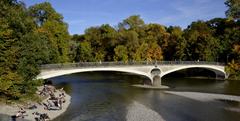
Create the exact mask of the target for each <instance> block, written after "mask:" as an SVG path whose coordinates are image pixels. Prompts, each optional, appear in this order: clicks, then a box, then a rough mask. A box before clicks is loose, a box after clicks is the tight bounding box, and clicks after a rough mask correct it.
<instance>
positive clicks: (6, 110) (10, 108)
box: [0, 87, 71, 121]
mask: <svg viewBox="0 0 240 121" xmlns="http://www.w3.org/2000/svg"><path fill="white" fill-rule="evenodd" d="M40 88H42V87H40ZM60 93H61V92H60V90H56V92H54V95H58V94H60ZM47 100H48V98H46V99H44V100H43V101H42V102H41V103H43V102H47ZM70 103H71V96H70V95H68V94H66V93H65V103H63V105H62V109H61V110H45V109H44V105H42V104H38V103H34V104H35V105H36V106H37V108H36V109H24V110H25V111H26V113H24V118H19V119H21V120H22V119H23V120H29V121H35V120H36V119H35V117H36V115H33V113H34V112H38V113H41V114H43V113H47V115H48V116H49V118H50V120H53V119H55V118H57V117H58V116H60V115H61V114H63V113H64V112H65V111H66V110H67V109H68V107H69V105H70ZM0 107H1V108H0V114H2V115H7V116H9V118H10V119H12V118H11V116H13V115H15V114H16V113H17V112H18V111H19V109H20V108H19V106H18V105H16V104H15V105H6V104H0ZM25 115H26V116H25Z"/></svg>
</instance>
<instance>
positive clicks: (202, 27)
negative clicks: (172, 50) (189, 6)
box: [184, 21, 219, 61]
mask: <svg viewBox="0 0 240 121" xmlns="http://www.w3.org/2000/svg"><path fill="white" fill-rule="evenodd" d="M184 37H185V39H186V40H187V47H186V56H187V59H188V60H203V61H217V60H218V51H219V48H218V47H219V40H218V39H217V38H214V37H213V31H212V30H211V29H210V28H209V27H208V26H207V24H206V23H204V22H203V21H197V22H193V23H192V24H191V25H190V26H189V27H188V28H187V29H186V30H185V34H184Z"/></svg>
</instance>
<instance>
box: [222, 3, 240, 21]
mask: <svg viewBox="0 0 240 121" xmlns="http://www.w3.org/2000/svg"><path fill="white" fill-rule="evenodd" d="M225 5H226V6H227V7H228V10H227V11H226V16H227V17H232V18H233V19H237V20H239V19H240V0H226V2H225Z"/></svg>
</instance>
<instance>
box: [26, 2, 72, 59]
mask: <svg viewBox="0 0 240 121" xmlns="http://www.w3.org/2000/svg"><path fill="white" fill-rule="evenodd" d="M29 14H30V15H31V16H32V17H33V19H34V20H35V24H36V26H37V29H36V32H38V33H39V34H41V35H45V36H46V38H45V39H46V41H47V42H48V46H49V47H48V48H49V51H50V63H64V62H67V61H69V58H68V55H69V54H68V53H69V40H70V36H69V33H68V26H67V24H66V23H64V22H63V17H62V15H61V14H59V13H57V12H56V11H55V10H54V8H53V7H52V6H51V4H50V3H48V2H44V3H40V4H36V5H33V6H30V7H29Z"/></svg>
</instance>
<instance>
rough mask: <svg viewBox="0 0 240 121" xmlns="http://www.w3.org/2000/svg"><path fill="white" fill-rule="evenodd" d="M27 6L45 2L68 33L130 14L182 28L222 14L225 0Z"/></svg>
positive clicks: (87, 0) (76, 0)
mask: <svg viewBox="0 0 240 121" xmlns="http://www.w3.org/2000/svg"><path fill="white" fill-rule="evenodd" d="M23 1H24V2H25V3H26V4H27V6H30V5H33V4H36V3H41V2H44V1H48V2H50V3H51V4H52V6H53V7H54V8H55V9H56V11H57V12H59V13H61V14H62V15H63V17H64V21H65V22H67V23H68V25H69V32H70V34H83V33H84V30H85V29H86V28H88V27H91V26H99V25H102V24H110V25H112V26H116V25H117V24H118V23H119V22H121V21H122V20H123V19H126V18H127V17H129V16H131V15H140V16H141V18H142V19H143V20H144V21H145V23H159V24H162V25H165V26H170V25H173V26H181V27H182V28H186V27H187V26H188V25H189V24H191V22H193V21H196V20H209V19H212V18H215V17H225V14H224V13H225V11H226V9H227V8H226V6H225V5H224V1H225V0H23Z"/></svg>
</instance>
